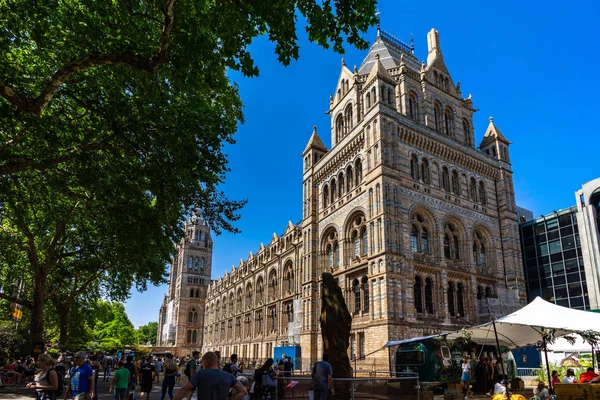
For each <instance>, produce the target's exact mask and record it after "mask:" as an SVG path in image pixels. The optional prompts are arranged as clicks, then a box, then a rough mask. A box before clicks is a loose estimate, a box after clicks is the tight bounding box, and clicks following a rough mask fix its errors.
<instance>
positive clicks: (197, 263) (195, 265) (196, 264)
mask: <svg viewBox="0 0 600 400" xmlns="http://www.w3.org/2000/svg"><path fill="white" fill-rule="evenodd" d="M199 265H200V259H199V258H198V257H196V263H195V264H194V271H198V266H199Z"/></svg>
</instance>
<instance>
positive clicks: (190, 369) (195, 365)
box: [183, 351, 201, 400]
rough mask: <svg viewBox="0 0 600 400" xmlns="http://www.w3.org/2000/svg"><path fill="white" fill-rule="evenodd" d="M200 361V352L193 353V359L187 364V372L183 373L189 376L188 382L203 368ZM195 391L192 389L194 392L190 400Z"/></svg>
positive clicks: (190, 395) (189, 397)
mask: <svg viewBox="0 0 600 400" xmlns="http://www.w3.org/2000/svg"><path fill="white" fill-rule="evenodd" d="M199 359H200V352H199V351H192V359H191V360H190V361H188V362H187V364H186V365H185V370H184V371H183V372H184V373H185V376H187V378H188V382H189V380H190V379H192V376H194V374H195V373H196V372H197V371H198V370H199V369H200V367H201V365H200V362H199ZM194 390H195V389H192V391H191V392H190V393H189V395H188V400H190V399H191V398H192V395H193V394H194Z"/></svg>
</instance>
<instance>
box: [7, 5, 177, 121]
mask: <svg viewBox="0 0 600 400" xmlns="http://www.w3.org/2000/svg"><path fill="white" fill-rule="evenodd" d="M175 2H176V0H167V3H166V5H165V9H164V14H165V19H164V23H163V31H162V34H161V38H160V47H159V51H158V53H157V54H155V55H154V56H152V57H144V56H140V55H136V54H133V53H131V52H124V53H112V54H104V53H92V54H87V55H85V56H83V57H81V58H79V59H77V60H74V61H71V62H70V63H68V64H65V65H63V66H62V67H61V68H60V69H59V70H58V71H56V72H55V73H54V75H52V78H50V80H49V81H48V82H47V83H46V85H45V86H44V88H43V89H42V92H41V93H40V94H39V95H38V96H37V97H26V96H22V95H20V94H18V93H17V92H16V91H15V89H14V88H12V87H10V86H9V85H7V84H5V83H3V82H0V96H2V97H4V98H5V99H6V100H8V101H9V102H11V103H12V104H13V105H15V106H17V108H19V109H20V110H21V111H24V112H27V113H30V114H33V115H37V116H40V115H42V113H43V112H44V109H45V108H46V107H47V106H48V103H50V101H51V100H52V98H53V97H54V95H55V94H56V91H57V90H58V89H59V88H60V86H61V85H62V84H63V83H65V82H66V81H67V80H68V79H69V77H71V76H72V75H73V74H75V73H77V72H79V71H81V70H84V69H87V68H90V67H95V66H100V65H110V64H124V65H129V66H131V67H133V68H136V69H140V70H142V71H146V72H149V73H154V72H155V71H156V70H157V69H158V68H159V67H160V66H162V65H164V64H166V63H167V62H168V61H169V40H170V39H171V32H172V30H173V23H174V18H175V12H174V9H175Z"/></svg>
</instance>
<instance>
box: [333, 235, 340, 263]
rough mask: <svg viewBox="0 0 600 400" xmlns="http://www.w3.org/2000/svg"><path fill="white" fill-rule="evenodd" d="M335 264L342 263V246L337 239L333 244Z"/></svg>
mask: <svg viewBox="0 0 600 400" xmlns="http://www.w3.org/2000/svg"><path fill="white" fill-rule="evenodd" d="M333 265H334V266H335V267H338V266H339V265H340V246H338V242H337V241H336V242H335V243H334V244H333Z"/></svg>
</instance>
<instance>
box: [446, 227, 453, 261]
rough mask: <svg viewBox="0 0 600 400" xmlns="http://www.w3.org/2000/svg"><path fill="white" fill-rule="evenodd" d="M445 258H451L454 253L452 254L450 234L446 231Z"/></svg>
mask: <svg viewBox="0 0 600 400" xmlns="http://www.w3.org/2000/svg"><path fill="white" fill-rule="evenodd" d="M444 258H445V259H446V260H450V259H451V258H452V255H451V254H450V236H448V234H447V233H444Z"/></svg>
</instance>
